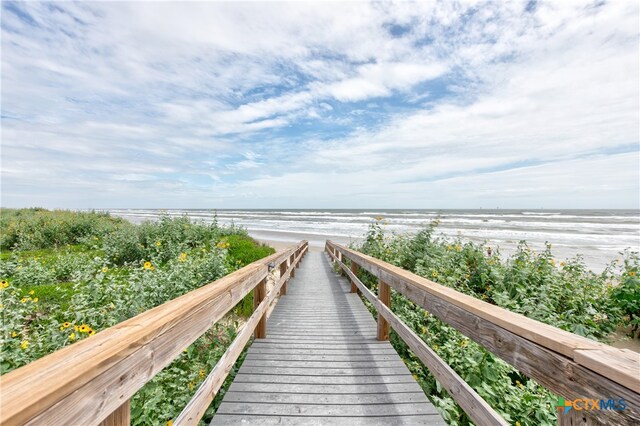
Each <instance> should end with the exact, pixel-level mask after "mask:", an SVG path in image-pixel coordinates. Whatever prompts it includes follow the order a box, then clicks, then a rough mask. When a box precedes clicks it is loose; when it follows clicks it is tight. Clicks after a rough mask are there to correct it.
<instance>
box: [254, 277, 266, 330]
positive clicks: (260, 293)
mask: <svg viewBox="0 0 640 426" xmlns="http://www.w3.org/2000/svg"><path fill="white" fill-rule="evenodd" d="M266 296H267V279H266V278H265V279H263V280H262V281H260V283H259V284H258V285H257V286H256V288H254V289H253V309H254V310H255V309H257V308H258V306H259V305H260V302H262V300H263V299H264V298H265V297H266ZM253 335H254V337H255V338H256V339H264V338H266V337H267V316H266V315H263V316H262V318H260V321H258V325H256V331H255V332H254V334H253Z"/></svg>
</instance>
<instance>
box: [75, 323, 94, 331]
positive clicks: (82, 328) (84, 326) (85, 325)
mask: <svg viewBox="0 0 640 426" xmlns="http://www.w3.org/2000/svg"><path fill="white" fill-rule="evenodd" d="M89 330H91V327H89V326H88V325H87V324H82V325H81V326H80V328H79V329H78V331H79V332H80V333H88V332H89Z"/></svg>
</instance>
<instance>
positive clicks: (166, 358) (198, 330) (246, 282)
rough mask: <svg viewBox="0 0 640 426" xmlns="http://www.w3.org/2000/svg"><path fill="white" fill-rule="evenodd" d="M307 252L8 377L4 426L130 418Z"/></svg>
mask: <svg viewBox="0 0 640 426" xmlns="http://www.w3.org/2000/svg"><path fill="white" fill-rule="evenodd" d="M307 249H308V244H307V242H306V241H302V242H300V243H299V244H297V245H296V246H293V247H290V248H288V249H286V250H284V251H280V252H278V253H275V254H273V255H271V256H268V257H266V258H264V259H260V260H258V261H256V262H253V263H251V264H250V265H247V266H245V267H244V268H242V269H240V270H238V271H235V272H233V273H231V274H229V275H227V276H225V277H222V278H220V279H219V280H217V281H214V282H212V283H210V284H207V285H205V286H203V287H200V288H198V289H196V290H194V291H192V292H189V293H187V294H185V295H183V296H181V297H178V298H176V299H174V300H172V301H170V302H167V303H165V304H163V305H161V306H158V307H156V308H153V309H150V310H148V311H146V312H143V313H142V314H140V315H137V316H136V317H133V318H131V319H129V320H127V321H124V322H121V323H120V324H117V325H115V326H113V327H110V328H108V329H105V330H103V331H101V332H99V333H97V334H96V335H95V336H92V337H91V338H89V339H86V340H83V341H81V342H78V343H76V344H74V345H71V346H68V347H65V348H63V349H61V350H59V351H56V352H54V353H52V354H49V355H47V356H45V357H43V358H41V359H39V360H36V361H34V362H32V363H30V364H27V365H25V366H24V367H21V368H19V369H17V370H14V371H12V372H10V373H8V374H6V375H3V376H1V377H0V424H7V425H13V424H74V423H77V422H78V420H79V419H82V420H81V421H82V423H83V424H99V423H100V422H102V421H103V420H105V419H106V418H107V417H108V416H110V414H111V413H114V412H116V413H117V414H118V416H119V417H123V418H124V417H127V416H124V415H122V413H121V412H120V410H118V409H119V408H120V407H122V406H124V407H128V403H127V401H128V400H129V398H131V396H133V395H134V394H135V392H137V391H138V390H139V389H140V388H141V387H142V386H143V385H144V384H145V383H147V382H148V381H149V380H151V378H153V376H155V374H157V373H158V372H159V371H160V370H162V369H163V368H164V367H165V366H167V365H168V364H169V363H170V362H171V361H172V360H173V359H175V358H176V357H177V356H178V355H180V354H181V353H182V351H183V350H184V349H186V348H187V347H188V346H189V345H191V343H193V342H194V341H195V340H196V339H197V338H198V337H200V336H201V335H202V334H204V333H205V332H206V331H207V330H208V329H209V328H211V326H212V325H213V324H215V323H216V322H217V321H218V320H220V319H221V318H222V317H223V316H224V315H225V314H226V313H227V312H229V311H230V310H231V309H232V308H233V307H234V306H235V305H236V304H237V303H238V302H240V300H242V298H244V297H245V296H246V295H247V294H248V293H249V292H250V291H251V290H252V289H253V288H254V287H256V286H257V285H258V284H259V283H260V282H262V281H263V280H265V279H266V278H267V275H268V274H269V269H270V268H269V265H270V264H271V265H275V268H278V267H279V266H280V265H281V264H282V263H283V262H287V261H289V259H292V261H289V265H288V268H287V272H288V274H290V272H291V270H293V268H294V267H295V266H296V264H297V262H299V261H300V259H301V258H302V256H303V255H304V253H305V252H306V251H307ZM281 284H282V280H280V282H279V283H278V286H276V287H278V288H279V286H280V285H281ZM276 291H277V290H276ZM275 294H276V293H275V292H274V291H272V292H270V293H269V295H268V297H267V299H268V300H270V301H272V300H273V298H275ZM267 306H268V304H267ZM259 311H260V312H259V313H258V314H256V316H255V317H254V316H252V319H254V320H255V318H257V319H258V320H259V319H260V318H262V317H263V316H264V313H265V312H266V308H265V307H264V305H262V303H261V305H260V307H259ZM254 322H257V321H252V324H253V323H254ZM251 331H253V330H251ZM248 334H249V335H250V334H251V333H250V332H249V333H248ZM242 337H243V338H244V337H246V333H243V334H242ZM247 339H248V337H247ZM245 344H246V340H245ZM232 346H233V345H232ZM239 346H241V348H242V347H244V344H243V345H240V344H238V345H236V346H234V349H237V348H238V347H239ZM240 352H241V349H240ZM240 352H238V355H239V353H240ZM225 355H227V353H225ZM231 355H233V354H230V355H229V356H227V357H226V358H225V357H223V359H222V360H221V361H222V362H226V363H228V362H229V361H230V357H231ZM235 358H237V356H236V357H235ZM234 362H235V359H234ZM218 365H220V363H219V364H218ZM218 365H216V367H218ZM225 365H226V364H225ZM232 365H233V363H232ZM223 370H226V372H225V374H224V377H226V373H227V372H228V369H226V368H218V369H217V371H218V372H217V373H216V377H215V378H219V377H220V376H221V374H222V373H220V371H223ZM224 377H222V379H221V380H222V381H224ZM218 389H219V386H218ZM216 391H217V389H216ZM205 409H206V407H205ZM125 420H126V419H125ZM198 420H199V419H198Z"/></svg>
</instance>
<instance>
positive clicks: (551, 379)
mask: <svg viewBox="0 0 640 426" xmlns="http://www.w3.org/2000/svg"><path fill="white" fill-rule="evenodd" d="M338 249H339V250H344V252H343V254H345V256H346V257H348V258H349V259H351V260H352V261H354V259H355V261H356V262H359V263H360V262H361V263H360V266H361V267H362V268H363V269H366V270H368V271H369V272H371V273H373V274H374V275H376V276H378V277H379V278H380V279H383V280H385V282H388V283H389V284H390V285H391V287H393V288H394V289H395V290H397V291H399V292H400V293H402V294H403V295H405V296H406V297H408V298H409V299H410V300H411V301H412V302H414V303H416V304H417V305H418V306H421V307H422V308H424V309H426V310H427V311H429V312H430V313H432V314H434V315H435V316H437V317H438V318H440V319H441V320H442V321H444V322H445V323H447V324H449V325H451V326H453V327H454V328H456V329H457V330H458V331H460V332H461V333H463V334H465V335H466V336H468V337H469V338H471V339H472V340H474V341H476V342H477V343H479V344H480V345H482V346H484V347H485V348H486V349H488V350H489V351H491V352H492V353H494V354H496V355H498V356H499V357H500V358H502V359H503V360H505V361H506V362H508V363H509V364H511V365H512V366H514V367H515V368H516V369H518V370H519V371H521V372H523V373H524V374H526V375H528V376H530V377H532V378H534V379H536V380H537V381H538V382H539V383H540V384H541V385H543V386H545V387H547V388H548V389H549V390H551V391H552V392H554V393H556V394H558V395H562V396H564V397H565V398H568V399H576V398H593V399H599V398H606V399H608V398H610V397H611V395H613V396H615V397H617V398H624V399H625V400H626V401H627V402H628V405H627V409H625V410H623V411H612V410H606V411H605V410H602V411H600V410H598V411H595V410H594V411H593V412H591V413H590V417H593V419H592V420H591V421H594V422H595V421H597V422H599V423H601V424H610V425H617V424H626V425H634V424H639V423H640V395H639V394H638V392H636V391H635V390H633V389H631V388H630V387H627V386H625V385H624V384H621V383H620V382H619V381H620V380H621V379H620V377H621V376H620V375H622V376H623V377H625V376H626V377H628V376H629V375H630V373H631V375H633V372H634V371H637V364H636V363H634V360H633V359H631V358H632V356H631V355H630V354H629V353H628V352H625V351H622V350H619V349H616V348H611V347H609V346H607V345H603V344H600V343H597V342H592V341H589V340H587V339H584V338H582V337H580V336H574V335H572V334H571V333H567V332H564V331H562V330H557V329H555V330H557V335H558V336H559V338H560V342H558V344H559V345H561V346H562V347H563V348H564V349H563V351H562V352H559V351H555V350H553V349H551V348H550V347H549V346H553V345H545V343H547V340H546V339H549V338H551V337H550V336H552V335H553V333H550V332H549V328H552V329H553V327H550V326H548V325H546V324H542V323H539V322H537V321H533V320H529V319H526V320H527V321H523V322H521V323H520V324H519V326H518V327H511V328H510V329H508V328H505V327H503V326H502V324H503V323H504V321H503V320H504V318H503V320H501V321H494V320H493V318H492V317H491V316H488V315H487V312H490V313H491V315H498V314H499V313H500V312H506V313H508V314H510V313H509V311H506V310H504V309H501V308H497V307H495V306H491V305H490V306H489V307H483V309H482V310H478V309H474V308H473V307H470V306H469V305H468V304H466V303H463V302H464V298H463V297H462V296H464V295H462V294H460V295H461V296H460V301H458V303H452V301H451V299H452V294H451V291H453V290H451V289H447V290H450V291H446V292H444V293H441V292H440V291H439V289H438V288H435V287H434V288H435V290H434V289H433V288H432V289H431V291H427V289H426V288H425V286H421V285H415V283H416V282H420V280H418V278H420V277H416V278H415V279H414V278H411V277H409V278H411V279H409V278H407V276H406V274H408V273H407V272H406V271H404V274H402V276H398V275H395V271H394V270H393V269H392V268H387V267H386V266H385V268H380V267H379V266H380V264H384V265H386V264H385V263H384V262H381V261H378V260H376V259H374V260H375V262H374V263H371V264H369V263H367V262H369V257H368V256H365V255H362V254H358V253H357V252H353V253H352V251H351V250H349V249H346V248H343V247H342V246H338ZM347 253H348V255H347ZM354 253H355V254H354ZM388 266H391V265H388ZM410 275H413V274H410ZM435 286H438V285H437V284H435ZM439 287H442V286H439ZM455 293H457V292H455ZM465 297H468V296H465ZM474 300H475V299H474ZM478 302H480V301H478ZM480 303H483V304H485V305H486V303H484V302H480ZM474 306H475V304H474ZM508 314H505V318H509V317H510V315H508ZM516 315H517V314H516ZM517 317H521V316H520V315H517ZM488 318H489V319H488ZM537 324H540V325H541V327H540V329H539V330H537V331H536V330H535V329H534V330H530V331H527V332H525V333H521V332H520V331H521V328H522V327H533V328H535V326H536V325H537ZM536 333H538V336H542V337H541V338H539V339H538V338H536V339H531V338H530V337H531V336H532V335H536ZM567 334H568V335H569V336H568V337H567ZM584 340H587V343H583V341H584ZM567 342H569V344H566V343H567ZM556 347H557V345H556ZM580 347H583V348H587V349H582V350H581V349H580ZM603 348H605V349H607V350H608V351H609V352H608V354H609V356H610V357H611V358H610V361H611V370H609V371H607V370H606V369H605V368H604V367H601V370H600V371H601V372H602V373H603V374H600V373H598V372H597V371H595V370H594V369H592V368H589V367H588V366H587V365H583V364H581V363H580V362H579V361H582V363H585V364H588V363H589V362H595V361H594V360H586V359H584V358H587V353H591V351H593V350H600V349H603ZM569 349H570V350H569ZM566 353H569V354H570V355H569V356H567V355H566ZM594 354H595V352H594ZM580 356H584V358H583V359H581V358H580ZM573 357H577V358H578V360H574V359H573ZM614 359H615V362H614V361H613V360H614ZM598 362H600V364H601V365H604V363H603V362H602V361H598ZM614 371H615V372H614ZM632 380H633V379H632ZM636 380H637V376H636Z"/></svg>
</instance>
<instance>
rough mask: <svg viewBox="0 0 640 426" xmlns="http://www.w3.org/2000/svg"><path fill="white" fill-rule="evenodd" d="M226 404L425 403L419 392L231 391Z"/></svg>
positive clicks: (226, 396)
mask: <svg viewBox="0 0 640 426" xmlns="http://www.w3.org/2000/svg"><path fill="white" fill-rule="evenodd" d="M224 400H225V402H243V403H263V404H296V405H298V404H300V405H305V404H313V405H359V404H406V403H421V402H424V393H423V392H422V390H420V389H418V391H417V392H403V393H389V392H384V393H380V394H360V393H356V394H331V393H325V394H318V393H301V392H257V391H252V392H235V391H229V392H228V393H227V394H226V395H225V397H224Z"/></svg>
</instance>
